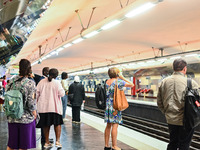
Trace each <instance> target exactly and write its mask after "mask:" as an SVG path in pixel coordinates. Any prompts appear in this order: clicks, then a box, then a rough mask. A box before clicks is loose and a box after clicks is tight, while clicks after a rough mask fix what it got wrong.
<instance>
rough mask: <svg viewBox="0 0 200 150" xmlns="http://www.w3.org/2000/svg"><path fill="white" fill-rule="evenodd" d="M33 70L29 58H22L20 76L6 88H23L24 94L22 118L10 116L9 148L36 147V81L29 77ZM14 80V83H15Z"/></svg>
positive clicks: (12, 149) (10, 149) (8, 149)
mask: <svg viewBox="0 0 200 150" xmlns="http://www.w3.org/2000/svg"><path fill="white" fill-rule="evenodd" d="M30 72H31V63H30V62H29V61H28V60H27V59H21V60H20V62H19V76H16V77H15V78H14V79H12V80H10V83H9V84H8V86H7V89H6V90H10V89H13V88H14V85H15V86H16V87H17V88H21V86H22V85H23V84H24V85H23V88H22V90H21V92H22V94H23V106H24V113H23V115H22V117H21V118H20V119H16V118H15V119H13V118H11V117H10V116H8V117H7V119H8V145H7V150H14V149H20V150H22V149H31V148H36V128H35V124H36V121H35V119H36V118H37V113H36V99H35V91H36V86H35V82H34V81H32V80H29V79H28V75H29V73H30ZM13 80H14V83H13Z"/></svg>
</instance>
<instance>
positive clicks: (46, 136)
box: [43, 126, 50, 144]
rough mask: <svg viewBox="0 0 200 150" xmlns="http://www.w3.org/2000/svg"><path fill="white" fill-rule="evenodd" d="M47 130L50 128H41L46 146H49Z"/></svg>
mask: <svg viewBox="0 0 200 150" xmlns="http://www.w3.org/2000/svg"><path fill="white" fill-rule="evenodd" d="M49 130H50V126H49V127H44V128H43V131H44V137H45V143H47V144H49Z"/></svg>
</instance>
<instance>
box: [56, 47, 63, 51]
mask: <svg viewBox="0 0 200 150" xmlns="http://www.w3.org/2000/svg"><path fill="white" fill-rule="evenodd" d="M63 49H64V48H63V47H60V48H58V49H57V50H56V51H57V52H60V51H62V50H63Z"/></svg>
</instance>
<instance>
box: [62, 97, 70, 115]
mask: <svg viewBox="0 0 200 150" xmlns="http://www.w3.org/2000/svg"><path fill="white" fill-rule="evenodd" d="M61 100H62V106H63V115H62V118H65V114H66V109H67V101H68V97H67V95H66V94H65V95H64V96H63V97H61Z"/></svg>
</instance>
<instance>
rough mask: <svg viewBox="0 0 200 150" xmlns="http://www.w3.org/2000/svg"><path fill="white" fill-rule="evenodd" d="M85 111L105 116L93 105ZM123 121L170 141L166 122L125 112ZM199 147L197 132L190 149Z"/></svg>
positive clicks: (142, 131)
mask: <svg viewBox="0 0 200 150" xmlns="http://www.w3.org/2000/svg"><path fill="white" fill-rule="evenodd" d="M84 111H85V112H87V113H89V114H92V115H95V116H97V117H100V118H104V111H103V110H100V109H97V108H94V107H91V106H85V107H84ZM123 122H124V124H123V126H125V127H127V128H130V129H132V130H135V131H138V132H140V133H143V134H146V135H149V136H151V137H154V138H156V139H159V140H161V141H165V142H167V143H168V142H169V133H168V127H167V125H166V124H163V123H158V122H155V121H152V120H148V119H144V118H138V117H134V116H128V115H126V114H123ZM199 149H200V133H199V132H195V133H194V135H193V139H192V143H191V146H190V150H199Z"/></svg>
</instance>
